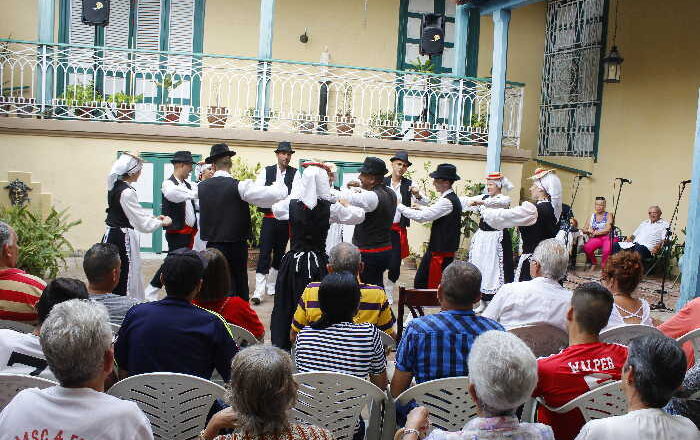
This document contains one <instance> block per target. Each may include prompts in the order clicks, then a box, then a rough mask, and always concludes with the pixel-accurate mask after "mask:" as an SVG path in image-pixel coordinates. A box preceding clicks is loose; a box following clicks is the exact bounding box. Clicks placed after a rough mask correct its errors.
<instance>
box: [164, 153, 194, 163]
mask: <svg viewBox="0 0 700 440" xmlns="http://www.w3.org/2000/svg"><path fill="white" fill-rule="evenodd" d="M170 162H172V163H178V162H181V163H194V160H192V153H191V152H189V151H176V152H175V154H173V158H172V159H170Z"/></svg>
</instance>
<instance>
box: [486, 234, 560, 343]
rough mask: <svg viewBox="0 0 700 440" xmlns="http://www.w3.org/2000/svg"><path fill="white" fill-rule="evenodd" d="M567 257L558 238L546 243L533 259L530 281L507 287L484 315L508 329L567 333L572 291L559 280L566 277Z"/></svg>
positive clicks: (511, 284) (537, 248) (499, 293)
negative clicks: (539, 326) (546, 327)
mask: <svg viewBox="0 0 700 440" xmlns="http://www.w3.org/2000/svg"><path fill="white" fill-rule="evenodd" d="M567 264H568V254H567V251H566V248H565V247H564V245H563V244H561V243H559V241H557V239H556V238H550V239H547V240H543V241H541V242H540V244H538V245H537V247H536V248H535V252H534V253H533V254H532V257H530V275H531V276H532V279H531V280H530V281H521V282H518V283H510V284H504V285H503V286H502V287H501V288H500V289H499V290H498V292H497V293H496V296H494V297H493V301H491V302H490V303H489V305H488V307H486V310H484V312H483V313H482V314H481V316H485V317H487V318H491V319H494V320H496V321H498V322H499V323H501V325H503V326H504V327H505V328H507V329H509V328H512V327H517V326H519V325H524V324H536V323H544V324H550V325H553V326H555V327H558V328H560V329H562V330H566V311H567V310H568V309H569V305H570V304H571V291H569V290H568V289H565V288H563V287H562V286H561V285H560V284H559V280H561V279H563V278H564V277H566V266H567Z"/></svg>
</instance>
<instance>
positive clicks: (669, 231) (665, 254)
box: [649, 182, 686, 312]
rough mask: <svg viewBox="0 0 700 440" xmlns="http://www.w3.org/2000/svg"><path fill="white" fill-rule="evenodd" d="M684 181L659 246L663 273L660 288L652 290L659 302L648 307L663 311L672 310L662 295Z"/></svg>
mask: <svg viewBox="0 0 700 440" xmlns="http://www.w3.org/2000/svg"><path fill="white" fill-rule="evenodd" d="M685 185H686V183H685V182H681V183H680V185H678V197H677V198H676V206H675V208H673V214H672V215H671V221H670V222H669V223H668V227H667V228H666V235H665V236H664V243H663V246H662V247H661V252H662V253H661V258H662V259H663V265H662V267H663V271H664V272H663V274H662V275H661V288H660V289H657V290H655V291H654V292H656V293H658V294H660V297H659V302H657V303H656V304H653V305H651V306H649V308H650V309H652V310H662V311H664V312H672V311H673V309H671V308H668V307H666V304H665V303H664V295H665V294H666V293H668V292H666V277H667V276H668V266H669V264H670V263H671V250H672V249H671V246H672V244H673V242H672V241H671V237H672V236H673V235H674V231H673V230H674V229H675V226H676V225H675V224H674V223H675V221H676V215H677V214H678V205H680V203H681V198H682V197H683V192H685Z"/></svg>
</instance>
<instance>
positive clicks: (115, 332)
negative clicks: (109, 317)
mask: <svg viewBox="0 0 700 440" xmlns="http://www.w3.org/2000/svg"><path fill="white" fill-rule="evenodd" d="M109 326H110V327H112V333H113V334H115V335H116V334H117V333H118V332H119V329H120V328H121V325H119V324H114V323H112V322H110V323H109Z"/></svg>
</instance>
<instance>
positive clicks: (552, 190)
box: [534, 171, 562, 221]
mask: <svg viewBox="0 0 700 440" xmlns="http://www.w3.org/2000/svg"><path fill="white" fill-rule="evenodd" d="M534 180H535V185H537V186H538V187H539V188H540V189H541V190H543V191H545V192H546V193H547V194H549V199H550V201H551V202H552V207H553V208H554V216H555V217H556V218H557V221H559V217H560V216H561V204H562V201H561V181H560V180H559V177H558V176H557V175H556V174H554V172H553V171H552V172H549V173H547V174H545V175H544V176H542V177H541V178H539V179H534Z"/></svg>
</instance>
